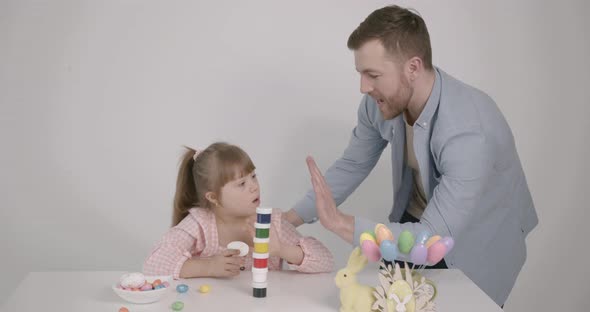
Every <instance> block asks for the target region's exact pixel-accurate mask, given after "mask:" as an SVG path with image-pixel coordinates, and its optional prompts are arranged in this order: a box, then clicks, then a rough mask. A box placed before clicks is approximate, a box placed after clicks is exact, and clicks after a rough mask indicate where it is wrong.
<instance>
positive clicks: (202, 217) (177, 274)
mask: <svg viewBox="0 0 590 312" xmlns="http://www.w3.org/2000/svg"><path fill="white" fill-rule="evenodd" d="M254 169H255V167H254V164H253V163H252V161H251V160H250V157H249V156H248V155H247V154H246V153H245V152H244V151H243V150H242V149H240V148H239V147H237V146H234V145H230V144H226V143H214V144H212V145H210V146H209V147H207V148H206V149H205V150H203V151H202V152H197V151H195V150H193V149H190V148H188V150H187V151H186V153H185V154H184V156H183V158H182V162H181V165H180V170H179V173H178V179H177V182H176V194H175V196H174V212H173V227H172V228H171V229H170V230H169V231H168V232H167V233H166V234H165V235H164V237H163V238H162V239H161V241H160V242H159V243H158V244H157V245H156V247H155V248H154V249H153V250H152V252H151V254H150V255H149V257H148V258H147V259H146V260H145V263H144V267H143V271H144V273H145V274H147V275H172V276H174V278H189V277H200V276H208V277H226V276H235V275H238V274H239V273H240V270H245V269H250V268H251V267H252V251H250V252H249V253H248V255H246V256H244V257H239V256H238V254H239V251H238V250H234V249H227V248H226V247H225V246H227V244H228V243H230V242H232V241H242V242H245V243H246V244H248V245H250V246H253V237H254V231H255V230H254V222H255V220H256V208H257V207H258V206H259V205H260V189H259V185H258V180H257V178H256V173H255V172H254ZM270 229H271V231H270V241H269V254H270V255H269V259H268V267H269V269H270V270H280V269H281V267H282V263H283V260H285V261H286V262H287V263H288V264H289V266H290V267H291V268H292V269H295V270H297V271H300V272H307V273H316V272H330V271H331V270H332V267H333V265H334V259H333V258H332V254H331V253H330V251H329V250H328V249H327V248H326V247H325V246H324V245H322V243H320V242H319V241H318V240H316V239H314V238H312V237H303V236H301V234H299V233H298V232H297V230H295V228H294V227H293V225H291V223H289V222H287V221H283V220H282V218H281V211H280V210H278V209H273V211H272V215H271V227H270ZM250 249H252V248H250Z"/></svg>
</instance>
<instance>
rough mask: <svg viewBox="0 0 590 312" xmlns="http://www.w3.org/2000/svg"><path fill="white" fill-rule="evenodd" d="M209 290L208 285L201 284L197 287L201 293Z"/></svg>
mask: <svg viewBox="0 0 590 312" xmlns="http://www.w3.org/2000/svg"><path fill="white" fill-rule="evenodd" d="M210 291H211V287H210V286H209V285H201V287H199V292H200V293H202V294H206V293H208V292H210Z"/></svg>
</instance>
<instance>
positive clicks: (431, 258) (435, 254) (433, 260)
mask: <svg viewBox="0 0 590 312" xmlns="http://www.w3.org/2000/svg"><path fill="white" fill-rule="evenodd" d="M446 252H447V246H445V245H444V244H443V243H442V242H436V243H434V244H433V245H432V246H430V248H428V257H427V258H426V259H427V260H428V263H429V264H431V265H435V264H437V263H438V262H439V261H440V260H442V258H443V257H444V256H445V253H446Z"/></svg>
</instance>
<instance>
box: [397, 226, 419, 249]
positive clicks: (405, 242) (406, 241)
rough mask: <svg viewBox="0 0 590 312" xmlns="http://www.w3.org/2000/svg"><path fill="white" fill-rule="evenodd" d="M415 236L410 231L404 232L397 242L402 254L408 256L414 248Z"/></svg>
mask: <svg viewBox="0 0 590 312" xmlns="http://www.w3.org/2000/svg"><path fill="white" fill-rule="evenodd" d="M414 240H415V238H414V234H412V233H411V232H410V231H402V232H401V233H400V234H399V238H398V240H397V247H398V249H399V251H400V252H401V253H404V254H408V253H410V250H412V247H414Z"/></svg>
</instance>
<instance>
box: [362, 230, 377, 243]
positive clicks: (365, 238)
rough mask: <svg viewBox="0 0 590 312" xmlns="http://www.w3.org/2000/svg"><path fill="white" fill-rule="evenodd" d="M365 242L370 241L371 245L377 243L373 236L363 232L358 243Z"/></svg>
mask: <svg viewBox="0 0 590 312" xmlns="http://www.w3.org/2000/svg"><path fill="white" fill-rule="evenodd" d="M366 240H369V241H372V242H373V243H377V241H376V240H375V236H374V235H373V234H372V233H371V232H363V233H362V234H361V237H360V239H359V241H360V242H361V243H362V242H364V241H366Z"/></svg>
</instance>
